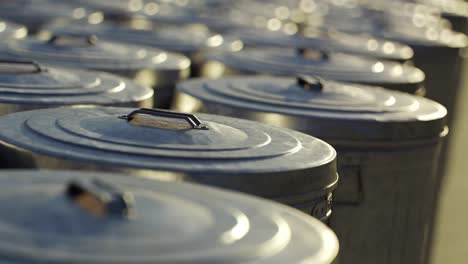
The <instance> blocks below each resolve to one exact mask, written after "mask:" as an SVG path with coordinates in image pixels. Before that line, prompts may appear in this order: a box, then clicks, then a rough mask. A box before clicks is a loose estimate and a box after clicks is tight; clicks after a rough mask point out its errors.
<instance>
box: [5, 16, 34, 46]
mask: <svg viewBox="0 0 468 264" xmlns="http://www.w3.org/2000/svg"><path fill="white" fill-rule="evenodd" d="M27 35H28V29H27V28H26V27H25V26H23V25H20V24H17V23H13V22H9V21H6V20H3V19H0V41H4V40H6V39H22V38H25V37H26V36H27Z"/></svg>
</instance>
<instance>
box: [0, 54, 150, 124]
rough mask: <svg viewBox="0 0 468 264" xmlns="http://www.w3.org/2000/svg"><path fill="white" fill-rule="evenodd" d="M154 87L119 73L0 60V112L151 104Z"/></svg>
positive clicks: (146, 105) (148, 105)
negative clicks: (135, 81)
mask: <svg viewBox="0 0 468 264" xmlns="http://www.w3.org/2000/svg"><path fill="white" fill-rule="evenodd" d="M152 97H153V90H152V89H150V88H147V87H143V86H141V85H138V84H136V83H134V82H133V81H131V80H129V79H126V78H122V77H120V76H115V75H111V74H108V73H102V72H92V71H84V70H76V69H66V68H55V67H50V66H45V65H42V64H39V63H37V62H31V61H29V62H28V61H18V60H10V61H8V60H0V115H4V114H9V113H14V112H19V111H26V110H33V109H40V108H51V107H60V106H72V107H83V106H93V105H107V106H127V107H151V106H152V105H153V98H152Z"/></svg>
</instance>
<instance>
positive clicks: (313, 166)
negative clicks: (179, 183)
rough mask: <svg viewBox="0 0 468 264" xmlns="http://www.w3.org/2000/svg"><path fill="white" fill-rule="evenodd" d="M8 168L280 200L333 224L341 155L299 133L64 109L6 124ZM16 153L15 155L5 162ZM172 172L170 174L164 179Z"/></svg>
mask: <svg viewBox="0 0 468 264" xmlns="http://www.w3.org/2000/svg"><path fill="white" fill-rule="evenodd" d="M0 141H1V146H0V164H1V167H9V168H49V169H76V170H100V171H113V172H128V173H131V174H134V175H143V176H147V177H163V178H164V179H165V180H172V181H176V180H185V181H192V182H197V183H202V184H207V185H212V186H217V187H222V188H226V189H231V190H237V191H241V192H245V193H250V194H253V195H256V196H261V197H264V198H269V199H273V200H275V201H278V202H282V203H285V204H288V205H291V206H293V207H296V208H298V209H301V210H303V211H304V212H307V213H308V214H311V215H313V216H315V217H316V218H319V219H321V220H323V221H326V220H327V219H328V218H329V217H330V215H331V213H332V211H331V202H332V195H331V193H332V191H333V190H334V189H335V187H336V184H337V181H338V176H337V173H336V164H335V157H336V153H335V150H334V149H333V148H332V147H331V146H330V145H328V144H327V143H325V142H323V141H321V140H318V139H316V138H314V137H311V136H309V135H305V134H303V133H299V132H296V131H293V130H289V129H284V128H279V127H274V126H269V125H264V124H260V123H257V122H252V121H248V120H240V119H235V118H229V117H224V116H214V115H205V114H202V115H199V116H198V117H197V116H194V115H190V114H183V113H174V112H168V111H162V110H155V109H138V110H136V109H131V108H111V107H109V108H104V107H103V108H99V107H96V108H56V109H43V110H36V111H27V112H19V113H14V114H10V115H5V116H2V117H0ZM4 153H8V155H4ZM161 172H164V173H161Z"/></svg>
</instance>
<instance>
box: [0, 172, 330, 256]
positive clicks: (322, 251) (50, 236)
mask: <svg viewBox="0 0 468 264" xmlns="http://www.w3.org/2000/svg"><path fill="white" fill-rule="evenodd" d="M0 183H1V184H0V186H1V192H0V195H1V197H2V199H0V208H1V210H2V212H3V213H1V215H0V216H1V217H0V234H1V238H0V255H1V256H2V260H3V261H6V262H8V263H18V264H25V263H40V264H43V263H92V264H94V263H101V264H102V263H122V264H143V263H145V264H147V263H174V264H176V263H177V264H181V263H197V264H202V263H233V264H234V263H239V264H240V263H269V264H271V263H278V264H283V263H293V264H299V263H306V262H307V263H314V264H315V263H317V264H329V263H331V262H332V261H333V259H334V258H335V256H336V254H337V252H338V240H337V238H336V236H335V235H334V233H333V232H332V231H331V230H330V229H329V228H328V227H326V226H325V225H324V224H322V223H320V222H319V221H318V220H316V219H314V218H312V217H310V216H307V215H305V214H303V213H301V212H299V211H296V210H295V209H292V208H289V207H286V206H282V205H279V204H275V203H273V202H269V201H266V200H262V199H259V198H255V197H251V196H247V195H242V194H239V193H234V192H228V191H221V190H218V189H214V188H208V187H205V186H197V185H192V184H184V183H171V182H160V181H155V180H148V179H143V178H136V177H130V176H122V175H111V174H99V173H90V174H85V173H78V172H67V171H56V172H52V171H40V172H39V171H2V172H1V173H0Z"/></svg>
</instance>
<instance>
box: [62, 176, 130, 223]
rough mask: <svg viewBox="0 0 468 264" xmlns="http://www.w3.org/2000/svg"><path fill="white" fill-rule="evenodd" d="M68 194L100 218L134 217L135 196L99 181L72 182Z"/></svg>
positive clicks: (67, 190)
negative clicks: (108, 216) (107, 216)
mask: <svg viewBox="0 0 468 264" xmlns="http://www.w3.org/2000/svg"><path fill="white" fill-rule="evenodd" d="M66 194H67V196H68V197H69V198H70V199H71V200H72V201H73V202H75V203H76V204H77V205H79V206H80V207H81V208H83V209H85V210H86V211H88V212H89V213H91V214H93V215H95V216H98V217H104V216H106V215H112V216H117V217H121V218H125V219H130V218H132V216H134V198H133V195H132V194H131V193H128V192H123V191H121V190H119V189H117V188H115V187H114V186H111V185H110V184H108V183H105V182H103V181H100V180H98V179H92V180H90V181H86V182H85V181H82V180H80V181H72V182H70V183H69V184H68V186H67V189H66Z"/></svg>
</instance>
